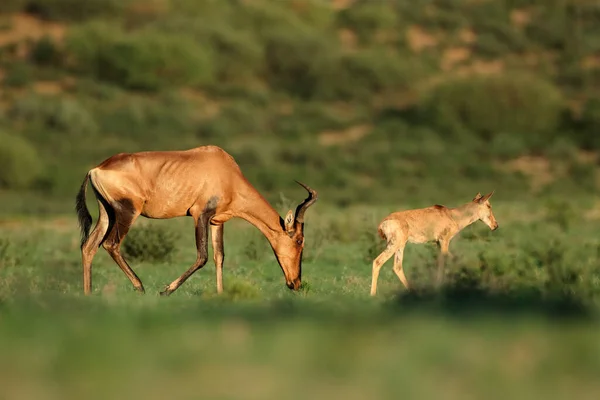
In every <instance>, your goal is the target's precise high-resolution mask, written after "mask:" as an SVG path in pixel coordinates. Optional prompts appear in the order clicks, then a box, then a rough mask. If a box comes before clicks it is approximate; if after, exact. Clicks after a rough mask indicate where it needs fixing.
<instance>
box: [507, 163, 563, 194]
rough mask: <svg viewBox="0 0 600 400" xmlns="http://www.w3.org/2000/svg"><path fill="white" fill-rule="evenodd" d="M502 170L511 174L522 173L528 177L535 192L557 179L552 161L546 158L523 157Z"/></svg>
mask: <svg viewBox="0 0 600 400" xmlns="http://www.w3.org/2000/svg"><path fill="white" fill-rule="evenodd" d="M501 168H503V169H505V170H507V171H510V172H520V173H522V174H523V175H525V176H527V177H528V178H529V180H530V183H531V189H532V190H533V191H537V190H538V189H540V188H542V187H543V186H545V185H547V184H549V183H551V182H553V181H554V179H555V176H554V174H553V173H552V166H551V164H550V161H549V160H548V159H546V158H544V157H539V156H522V157H519V158H516V159H514V160H512V161H509V162H508V163H506V164H504V165H503V166H502V167H501Z"/></svg>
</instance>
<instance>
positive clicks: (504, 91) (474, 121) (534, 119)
mask: <svg viewBox="0 0 600 400" xmlns="http://www.w3.org/2000/svg"><path fill="white" fill-rule="evenodd" d="M563 106H564V104H563V100H562V96H561V93H560V91H559V90H558V89H557V88H556V87H555V86H553V85H552V84H551V83H550V82H547V81H545V80H543V79H540V78H536V77H535V76H529V75H524V74H508V73H507V74H501V75H492V76H473V77H469V78H457V79H454V80H450V81H447V82H444V83H442V84H440V85H438V86H436V87H435V88H434V89H433V90H431V92H430V93H429V94H428V95H427V96H425V98H424V99H423V101H422V104H421V107H422V110H423V111H424V112H425V115H426V116H427V118H430V119H431V121H432V122H433V123H434V125H436V126H437V127H438V128H439V129H440V130H442V131H444V132H453V133H457V132H464V131H465V130H467V131H470V132H474V133H476V134H477V135H479V136H480V137H482V138H483V139H486V140H489V139H492V138H493V137H494V136H495V135H496V134H498V133H500V132H502V133H504V134H514V135H523V136H524V138H525V139H526V141H527V143H528V145H530V146H531V145H542V144H544V143H546V142H547V141H548V139H549V138H550V137H552V135H554V134H555V132H556V128H557V126H558V122H559V118H560V116H561V112H562V110H563Z"/></svg>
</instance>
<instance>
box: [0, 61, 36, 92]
mask: <svg viewBox="0 0 600 400" xmlns="http://www.w3.org/2000/svg"><path fill="white" fill-rule="evenodd" d="M32 79H33V69H32V68H31V65H29V64H28V63H26V62H22V61H16V62H14V63H12V64H10V66H9V67H8V68H7V70H6V76H5V77H4V79H3V81H2V83H3V84H4V85H5V86H9V87H24V86H27V84H29V83H30V82H31V81H32Z"/></svg>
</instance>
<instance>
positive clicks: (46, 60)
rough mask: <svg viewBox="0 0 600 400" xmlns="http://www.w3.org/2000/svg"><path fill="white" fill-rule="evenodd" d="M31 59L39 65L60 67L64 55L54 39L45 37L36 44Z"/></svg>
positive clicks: (30, 55)
mask: <svg viewBox="0 0 600 400" xmlns="http://www.w3.org/2000/svg"><path fill="white" fill-rule="evenodd" d="M29 58H30V59H31V61H33V62H34V63H36V64H38V65H60V63H61V59H62V55H61V52H60V50H59V49H58V47H57V46H56V43H54V41H53V40H52V38H51V37H50V36H47V35H45V36H43V37H42V38H41V39H40V40H38V41H36V42H35V43H34V45H33V47H32V49H31V52H30V54H29Z"/></svg>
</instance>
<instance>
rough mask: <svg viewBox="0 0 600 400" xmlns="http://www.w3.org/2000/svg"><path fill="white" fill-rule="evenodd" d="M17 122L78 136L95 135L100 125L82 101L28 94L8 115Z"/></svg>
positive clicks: (16, 103) (15, 104)
mask: <svg viewBox="0 0 600 400" xmlns="http://www.w3.org/2000/svg"><path fill="white" fill-rule="evenodd" d="M8 115H9V117H10V118H12V119H15V120H20V121H27V122H28V123H29V124H39V125H41V126H43V127H44V128H48V129H52V130H59V131H63V132H67V133H70V134H76V135H85V134H90V133H95V132H97V130H98V125H97V123H96V120H95V118H94V116H93V115H92V114H91V113H90V112H89V111H88V110H87V109H86V108H85V107H84V105H83V104H82V102H81V101H77V100H73V99H70V98H66V97H56V96H50V95H38V94H33V93H31V94H28V95H25V96H23V97H20V98H19V99H17V100H16V101H15V102H14V104H13V106H12V108H11V109H10V111H9V113H8Z"/></svg>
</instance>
